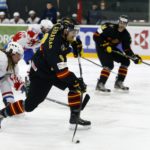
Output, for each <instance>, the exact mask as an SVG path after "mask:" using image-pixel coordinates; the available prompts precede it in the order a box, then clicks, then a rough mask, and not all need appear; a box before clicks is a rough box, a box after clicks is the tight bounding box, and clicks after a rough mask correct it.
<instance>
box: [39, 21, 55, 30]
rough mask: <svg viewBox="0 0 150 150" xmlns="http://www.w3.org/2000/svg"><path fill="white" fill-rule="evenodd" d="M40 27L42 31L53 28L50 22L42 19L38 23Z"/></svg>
mask: <svg viewBox="0 0 150 150" xmlns="http://www.w3.org/2000/svg"><path fill="white" fill-rule="evenodd" d="M40 27H41V28H42V27H43V28H44V29H51V28H52V27H53V23H52V22H51V21H50V20H47V19H43V20H42V21H41V23H40Z"/></svg>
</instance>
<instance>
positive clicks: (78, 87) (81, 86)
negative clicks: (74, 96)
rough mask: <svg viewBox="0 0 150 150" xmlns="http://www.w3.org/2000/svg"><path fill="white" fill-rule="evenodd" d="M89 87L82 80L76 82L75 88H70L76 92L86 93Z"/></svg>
mask: <svg viewBox="0 0 150 150" xmlns="http://www.w3.org/2000/svg"><path fill="white" fill-rule="evenodd" d="M86 87H87V85H86V84H85V83H84V81H83V79H82V78H78V79H77V80H75V82H74V84H73V86H70V87H69V89H70V90H71V91H75V92H83V93H84V92H86Z"/></svg>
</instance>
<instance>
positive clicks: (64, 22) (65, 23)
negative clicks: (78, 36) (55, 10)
mask: <svg viewBox="0 0 150 150" xmlns="http://www.w3.org/2000/svg"><path fill="white" fill-rule="evenodd" d="M60 24H61V28H62V29H63V30H64V29H67V30H68V31H72V30H76V31H79V27H78V26H77V23H76V21H75V20H74V19H71V18H68V17H65V18H62V19H61V21H60Z"/></svg>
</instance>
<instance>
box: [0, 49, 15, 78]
mask: <svg viewBox="0 0 150 150" xmlns="http://www.w3.org/2000/svg"><path fill="white" fill-rule="evenodd" d="M14 73H15V74H16V75H17V74H18V65H16V66H15V69H14V70H10V69H9V70H8V57H7V55H6V54H5V53H4V52H2V51H0V79H2V78H4V77H5V76H7V75H11V74H14Z"/></svg>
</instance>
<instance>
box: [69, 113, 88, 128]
mask: <svg viewBox="0 0 150 150" xmlns="http://www.w3.org/2000/svg"><path fill="white" fill-rule="evenodd" d="M69 123H70V129H71V130H74V129H75V126H76V124H78V129H80V130H86V129H90V128H91V122H90V121H87V120H83V119H81V118H80V117H78V114H76V113H72V114H71V117H70V121H69Z"/></svg>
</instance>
